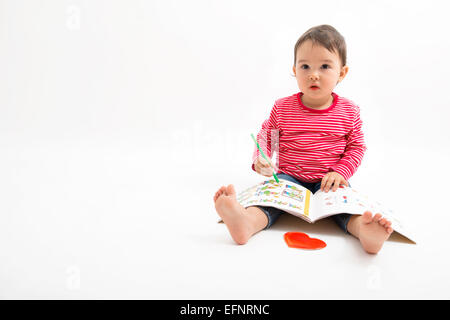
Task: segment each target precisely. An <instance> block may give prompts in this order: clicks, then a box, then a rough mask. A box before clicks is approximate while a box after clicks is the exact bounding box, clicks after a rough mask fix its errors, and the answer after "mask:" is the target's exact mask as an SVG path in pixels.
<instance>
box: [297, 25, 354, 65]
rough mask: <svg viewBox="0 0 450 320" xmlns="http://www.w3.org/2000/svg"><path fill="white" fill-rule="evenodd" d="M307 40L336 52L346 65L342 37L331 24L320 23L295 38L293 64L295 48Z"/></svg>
mask: <svg viewBox="0 0 450 320" xmlns="http://www.w3.org/2000/svg"><path fill="white" fill-rule="evenodd" d="M307 40H311V41H312V43H313V44H320V45H321V46H323V47H325V48H326V49H328V51H330V52H336V53H337V54H338V55H339V58H340V59H341V64H342V66H345V65H346V63H347V45H346V44H345V39H344V37H343V36H342V35H341V34H340V33H339V32H338V31H337V30H336V29H335V28H333V27H332V26H330V25H328V24H322V25H320V26H316V27H312V28H311V29H309V30H308V31H306V32H305V33H304V34H303V35H302V36H301V37H300V38H299V39H298V40H297V43H296V44H295V48H294V66H295V65H296V63H297V49H298V48H299V47H300V46H301V45H302V43H303V42H305V41H307Z"/></svg>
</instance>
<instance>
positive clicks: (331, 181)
mask: <svg viewBox="0 0 450 320" xmlns="http://www.w3.org/2000/svg"><path fill="white" fill-rule="evenodd" d="M341 184H343V185H346V186H347V187H348V182H347V180H345V179H344V177H343V176H341V175H340V174H339V173H337V172H334V171H330V172H328V173H327V174H326V175H325V176H324V177H323V178H322V183H321V185H320V190H321V191H324V190H325V192H328V190H330V188H331V185H333V192H334V191H336V190H337V189H338V188H339V186H340V185H341Z"/></svg>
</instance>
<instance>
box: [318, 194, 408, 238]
mask: <svg viewBox="0 0 450 320" xmlns="http://www.w3.org/2000/svg"><path fill="white" fill-rule="evenodd" d="M313 203H314V210H315V211H314V212H315V214H316V216H315V217H314V219H313V221H315V220H318V219H321V218H325V217H328V216H331V215H334V214H340V213H350V214H361V215H362V214H363V213H364V212H366V211H370V212H372V214H373V215H375V214H376V213H380V214H381V215H382V216H383V217H385V218H386V219H388V220H389V221H391V222H392V225H391V227H392V229H394V230H395V231H396V232H398V233H400V234H402V235H403V236H405V237H407V238H408V239H410V240H411V241H413V242H414V240H413V239H412V238H411V236H410V233H409V231H408V230H407V229H406V228H405V225H404V224H403V223H402V222H401V221H400V220H399V219H398V218H396V217H395V214H394V212H393V211H392V210H391V209H388V208H386V207H385V206H383V205H382V204H381V203H380V202H378V201H375V200H373V199H371V198H369V197H368V196H366V195H364V194H361V193H360V192H359V191H358V190H356V189H354V188H349V187H346V186H341V187H339V188H338V189H337V190H336V191H335V192H333V191H328V192H323V191H320V190H319V191H317V192H316V193H315V194H314V196H313Z"/></svg>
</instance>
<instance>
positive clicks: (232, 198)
mask: <svg viewBox="0 0 450 320" xmlns="http://www.w3.org/2000/svg"><path fill="white" fill-rule="evenodd" d="M214 204H215V207H216V211H217V213H218V214H219V216H220V217H221V218H222V220H223V222H224V223H225V224H226V226H227V228H228V230H229V231H230V234H231V237H232V238H233V240H234V241H235V242H236V243H238V244H245V243H247V241H248V239H249V238H250V237H251V236H252V235H254V234H255V233H257V232H258V231H261V230H262V229H264V228H265V227H266V226H267V224H268V218H267V216H266V214H265V213H264V212H263V211H262V210H261V209H259V208H257V207H248V208H247V209H245V208H244V207H243V206H242V205H241V204H240V203H239V202H237V200H236V191H235V190H234V186H233V185H231V184H230V185H229V186H228V187H222V188H220V189H219V190H218V191H217V192H216V194H215V196H214Z"/></svg>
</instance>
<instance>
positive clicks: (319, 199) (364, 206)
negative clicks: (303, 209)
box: [314, 186, 392, 219]
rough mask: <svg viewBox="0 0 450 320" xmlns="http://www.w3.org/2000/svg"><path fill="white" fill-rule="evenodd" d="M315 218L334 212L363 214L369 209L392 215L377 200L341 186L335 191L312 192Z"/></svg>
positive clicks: (384, 214)
mask: <svg viewBox="0 0 450 320" xmlns="http://www.w3.org/2000/svg"><path fill="white" fill-rule="evenodd" d="M314 207H315V210H316V211H315V212H316V215H317V216H316V217H314V218H315V219H318V218H321V217H326V216H329V215H332V214H336V213H352V214H363V213H364V211H366V210H369V211H371V212H372V213H373V212H377V213H380V214H381V215H383V216H392V211H391V210H389V209H386V208H385V207H383V206H382V205H381V203H379V202H378V201H374V200H372V199H370V198H369V197H368V196H366V195H363V194H361V193H360V192H358V190H356V189H354V188H349V187H345V186H341V187H340V188H338V189H337V190H336V191H335V192H332V191H328V192H327V193H325V192H323V191H320V190H319V191H317V192H316V193H315V194H314Z"/></svg>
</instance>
